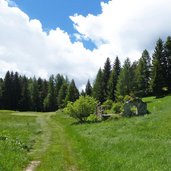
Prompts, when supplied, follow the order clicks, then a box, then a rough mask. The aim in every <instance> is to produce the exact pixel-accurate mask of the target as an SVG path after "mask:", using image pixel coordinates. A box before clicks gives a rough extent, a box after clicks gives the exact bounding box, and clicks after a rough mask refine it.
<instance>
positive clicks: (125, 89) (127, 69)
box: [116, 58, 134, 97]
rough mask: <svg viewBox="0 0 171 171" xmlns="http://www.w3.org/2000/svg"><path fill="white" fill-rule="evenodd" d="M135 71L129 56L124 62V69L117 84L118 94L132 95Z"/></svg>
mask: <svg viewBox="0 0 171 171" xmlns="http://www.w3.org/2000/svg"><path fill="white" fill-rule="evenodd" d="M133 86H134V82H133V71H132V67H131V62H130V60H129V58H127V59H126V60H125V62H124V65H123V69H122V70H121V73H120V75H119V78H118V82H117V86H116V95H117V97H119V96H125V95H130V94H131V93H132V92H133Z"/></svg>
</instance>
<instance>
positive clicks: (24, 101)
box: [18, 76, 31, 111]
mask: <svg viewBox="0 0 171 171" xmlns="http://www.w3.org/2000/svg"><path fill="white" fill-rule="evenodd" d="M20 79H21V87H22V88H21V97H20V101H19V107H18V109H19V110H20V111H28V110H30V109H31V108H30V107H31V99H30V92H29V85H28V79H27V78H26V77H25V76H24V77H21V78H20Z"/></svg>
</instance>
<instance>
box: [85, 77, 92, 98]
mask: <svg viewBox="0 0 171 171" xmlns="http://www.w3.org/2000/svg"><path fill="white" fill-rule="evenodd" d="M85 94H86V95H88V96H91V95H92V86H91V84H90V81H89V80H88V81H87V84H86V88H85Z"/></svg>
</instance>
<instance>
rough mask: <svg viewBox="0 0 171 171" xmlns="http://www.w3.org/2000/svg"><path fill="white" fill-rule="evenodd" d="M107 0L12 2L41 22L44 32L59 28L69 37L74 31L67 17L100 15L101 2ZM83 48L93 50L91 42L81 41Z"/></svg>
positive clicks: (17, 0)
mask: <svg viewBox="0 0 171 171" xmlns="http://www.w3.org/2000/svg"><path fill="white" fill-rule="evenodd" d="M108 1H109V0H48V1H47V0H43V1H42V0H14V2H15V3H16V4H17V6H18V7H19V8H20V9H21V10H22V11H24V12H25V13H26V14H28V15H29V17H30V18H31V19H38V20H40V21H41V23H42V26H43V29H44V30H45V31H48V30H51V29H56V28H57V27H59V28H60V29H62V30H64V31H65V32H67V33H69V34H70V35H71V39H72V41H75V39H74V36H72V35H73V33H75V32H76V30H75V29H74V27H73V22H72V21H71V20H70V18H69V16H73V15H74V14H75V13H77V14H81V15H83V16H87V15H88V14H93V15H98V14H100V13H101V6H100V3H101V2H108ZM83 43H84V46H85V47H86V48H89V49H93V48H95V46H94V44H93V43H92V42H91V41H83Z"/></svg>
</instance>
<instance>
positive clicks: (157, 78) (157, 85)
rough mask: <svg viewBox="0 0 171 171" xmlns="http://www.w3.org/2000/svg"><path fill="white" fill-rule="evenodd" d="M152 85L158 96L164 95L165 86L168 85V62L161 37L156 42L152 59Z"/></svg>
mask: <svg viewBox="0 0 171 171" xmlns="http://www.w3.org/2000/svg"><path fill="white" fill-rule="evenodd" d="M152 64H153V66H152V76H151V77H152V80H151V87H152V90H153V93H154V95H155V96H156V97H161V96H163V95H164V91H163V90H164V88H165V87H166V86H167V69H166V68H167V63H166V58H165V55H164V47H163V41H162V40H161V39H159V40H158V41H157V43H156V47H155V51H154V53H153V61H152Z"/></svg>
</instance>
